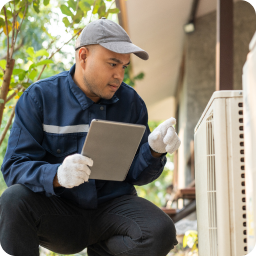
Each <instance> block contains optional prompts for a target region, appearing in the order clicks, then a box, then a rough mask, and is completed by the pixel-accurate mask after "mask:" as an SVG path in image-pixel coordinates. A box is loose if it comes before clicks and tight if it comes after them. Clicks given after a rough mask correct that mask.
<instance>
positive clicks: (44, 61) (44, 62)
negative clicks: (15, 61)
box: [29, 60, 53, 70]
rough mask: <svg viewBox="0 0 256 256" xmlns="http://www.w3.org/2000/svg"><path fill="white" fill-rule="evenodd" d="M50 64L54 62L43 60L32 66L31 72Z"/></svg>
mask: <svg viewBox="0 0 256 256" xmlns="http://www.w3.org/2000/svg"><path fill="white" fill-rule="evenodd" d="M50 63H53V61H52V60H42V61H39V62H38V63H34V64H32V65H30V67H29V70H31V69H32V68H35V67H38V66H42V65H45V64H50Z"/></svg>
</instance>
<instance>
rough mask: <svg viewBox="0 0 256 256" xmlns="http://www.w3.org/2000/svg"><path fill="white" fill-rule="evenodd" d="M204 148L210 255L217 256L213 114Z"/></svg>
mask: <svg viewBox="0 0 256 256" xmlns="http://www.w3.org/2000/svg"><path fill="white" fill-rule="evenodd" d="M206 136H207V138H206V143H207V145H206V147H207V196H208V218H209V219H208V221H209V239H210V241H209V243H210V255H209V256H218V243H217V238H218V235H217V209H216V177H215V176H216V173H215V147H214V134H213V114H211V115H210V116H209V117H208V118H207V120H206Z"/></svg>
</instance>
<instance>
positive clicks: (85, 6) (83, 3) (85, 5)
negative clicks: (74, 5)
mask: <svg viewBox="0 0 256 256" xmlns="http://www.w3.org/2000/svg"><path fill="white" fill-rule="evenodd" d="M78 6H79V7H80V8H81V10H82V11H84V12H88V11H90V10H91V5H90V4H88V3H87V2H86V1H85V0H83V1H80V2H79V4H78Z"/></svg>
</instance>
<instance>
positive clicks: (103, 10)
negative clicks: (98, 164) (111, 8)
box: [98, 3, 106, 18]
mask: <svg viewBox="0 0 256 256" xmlns="http://www.w3.org/2000/svg"><path fill="white" fill-rule="evenodd" d="M98 14H99V18H101V17H104V16H105V14H106V6H105V3H104V5H102V6H101V7H100V8H99V10H98Z"/></svg>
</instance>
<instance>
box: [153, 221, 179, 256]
mask: <svg viewBox="0 0 256 256" xmlns="http://www.w3.org/2000/svg"><path fill="white" fill-rule="evenodd" d="M152 241H153V243H152V247H153V248H154V249H156V250H158V249H159V248H161V252H160V253H159V252H158V254H157V255H167V253H168V252H169V251H170V250H172V249H173V248H174V246H175V245H177V244H178V241H177V239H176V229H175V226H174V223H173V221H172V220H171V219H170V218H168V219H164V220H163V219H160V220H157V221H156V223H155V224H154V226H153V227H152ZM156 253H157V252H156Z"/></svg>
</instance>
